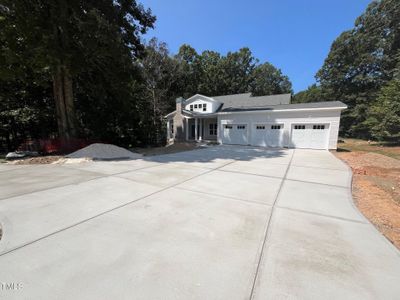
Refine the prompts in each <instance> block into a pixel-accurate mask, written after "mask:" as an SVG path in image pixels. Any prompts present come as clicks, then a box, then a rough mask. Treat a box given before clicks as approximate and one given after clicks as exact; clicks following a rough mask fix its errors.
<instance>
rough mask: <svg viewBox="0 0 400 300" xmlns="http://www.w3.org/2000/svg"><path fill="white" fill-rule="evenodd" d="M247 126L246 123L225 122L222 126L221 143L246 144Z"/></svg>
mask: <svg viewBox="0 0 400 300" xmlns="http://www.w3.org/2000/svg"><path fill="white" fill-rule="evenodd" d="M247 127H248V126H247V125H246V124H225V125H224V127H223V143H224V144H234V145H247V144H248V138H247V134H248V128H247Z"/></svg>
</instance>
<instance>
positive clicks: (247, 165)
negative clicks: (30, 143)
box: [0, 146, 400, 299]
mask: <svg viewBox="0 0 400 300" xmlns="http://www.w3.org/2000/svg"><path fill="white" fill-rule="evenodd" d="M350 182H351V173H350V171H349V169H348V168H347V166H345V165H344V164H343V163H342V162H341V161H339V160H338V159H336V158H335V157H334V156H333V155H332V154H330V153H329V152H327V151H315V150H314V151H313V150H265V149H261V148H252V147H239V146H237V147H235V146H217V147H211V148H207V149H202V150H195V151H190V152H183V153H178V154H173V155H164V156H157V157H152V158H150V159H141V160H132V161H121V162H92V163H83V164H79V165H78V164H77V165H40V166H9V165H0V222H1V224H2V227H3V239H2V240H1V241H0V298H2V299H3V298H4V299H276V298H278V299H287V298H290V299H296V298H301V299H319V298H322V297H323V298H325V299H395V298H397V297H398V296H399V294H400V284H399V282H400V254H399V251H397V250H396V249H395V248H394V247H393V246H392V245H391V244H390V243H389V242H388V241H387V240H386V239H385V238H384V237H383V236H381V235H380V234H379V233H378V232H377V231H376V230H375V228H374V227H373V226H372V225H371V224H370V223H368V222H367V221H366V219H365V218H364V217H362V216H361V214H360V213H359V212H358V211H357V210H356V209H355V207H354V205H353V202H352V200H351V194H350Z"/></svg>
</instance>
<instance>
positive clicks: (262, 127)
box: [256, 125, 265, 129]
mask: <svg viewBox="0 0 400 300" xmlns="http://www.w3.org/2000/svg"><path fill="white" fill-rule="evenodd" d="M256 129H265V125H257V126H256Z"/></svg>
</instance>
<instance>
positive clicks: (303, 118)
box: [218, 109, 340, 149]
mask: <svg viewBox="0 0 400 300" xmlns="http://www.w3.org/2000/svg"><path fill="white" fill-rule="evenodd" d="M257 123H258V124H260V123H267V124H271V123H272V124H274V123H278V124H283V126H284V131H283V146H284V147H290V134H291V127H292V124H299V123H300V124H301V123H306V124H308V123H315V124H329V138H328V148H329V149H336V146H337V139H338V132H339V123H340V109H338V110H323V109H321V110H298V111H280V112H273V111H271V112H243V113H230V114H218V125H219V126H218V129H219V137H218V142H220V143H222V139H221V137H222V136H223V132H222V130H223V125H224V124H248V131H249V132H248V136H249V137H251V136H252V132H251V131H252V130H254V125H255V124H257ZM249 142H250V139H249Z"/></svg>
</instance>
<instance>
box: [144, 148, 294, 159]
mask: <svg viewBox="0 0 400 300" xmlns="http://www.w3.org/2000/svg"><path fill="white" fill-rule="evenodd" d="M288 154H289V151H288V149H282V148H262V147H253V146H239V145H237V146H230V145H218V146H210V147H206V148H202V149H196V150H191V151H184V152H178V153H173V154H164V155H158V156H148V157H143V158H142V159H144V160H147V161H152V162H159V163H174V162H188V163H191V162H212V161H215V160H238V161H251V160H254V159H259V158H277V157H286V156H287V155H288Z"/></svg>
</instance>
